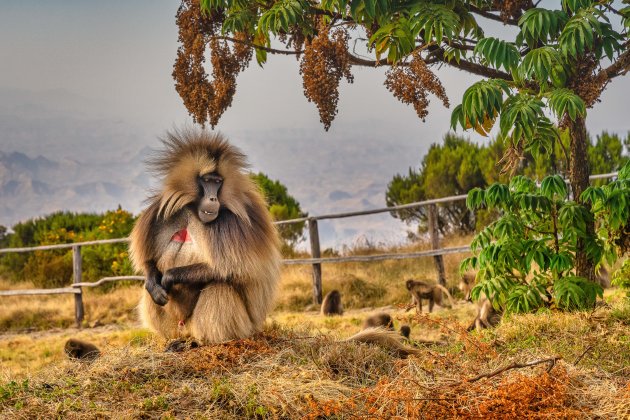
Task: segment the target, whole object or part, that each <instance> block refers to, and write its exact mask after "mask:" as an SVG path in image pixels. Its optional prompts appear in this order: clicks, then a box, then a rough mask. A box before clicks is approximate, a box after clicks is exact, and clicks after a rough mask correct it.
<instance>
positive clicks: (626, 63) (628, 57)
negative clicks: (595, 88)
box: [595, 43, 630, 82]
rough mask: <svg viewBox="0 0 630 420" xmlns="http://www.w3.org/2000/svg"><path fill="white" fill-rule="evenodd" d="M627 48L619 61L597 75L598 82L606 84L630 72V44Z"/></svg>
mask: <svg viewBox="0 0 630 420" xmlns="http://www.w3.org/2000/svg"><path fill="white" fill-rule="evenodd" d="M625 47H626V51H624V52H623V54H621V55H620V56H619V57H617V61H615V62H614V63H612V64H611V65H610V66H608V67H606V68H605V69H602V70H600V71H599V73H597V75H596V76H595V78H596V79H597V80H599V81H601V82H606V81H608V80H610V79H612V78H615V77H617V76H623V75H624V74H626V73H627V72H628V71H629V70H630V43H627V44H626V45H625Z"/></svg>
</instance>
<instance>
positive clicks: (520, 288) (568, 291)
mask: <svg viewBox="0 0 630 420" xmlns="http://www.w3.org/2000/svg"><path fill="white" fill-rule="evenodd" d="M569 198H570V197H569V188H568V187H567V185H566V183H565V181H564V179H563V178H562V177H561V176H559V175H550V176H547V177H545V178H544V179H543V180H542V181H541V183H540V185H538V184H537V183H536V182H534V181H533V180H531V179H529V178H527V177H524V176H515V177H513V178H512V179H511V180H510V182H509V184H501V183H496V184H493V185H491V186H490V187H488V188H486V189H481V188H475V189H473V190H472V191H470V193H469V194H468V199H467V201H466V203H467V205H468V206H469V207H470V208H471V209H477V208H480V207H482V206H483V207H486V208H489V209H493V208H496V209H499V210H500V211H501V216H500V217H499V218H498V220H496V221H494V222H493V223H491V224H489V225H488V226H487V227H486V228H485V229H483V230H482V231H481V232H480V233H479V234H478V235H476V237H475V238H474V240H473V242H472V243H471V249H472V250H473V252H474V254H475V255H474V256H472V257H470V258H466V259H465V260H464V261H463V262H462V264H461V269H462V270H467V269H471V268H472V269H474V270H476V271H477V280H478V282H477V284H476V285H475V287H474V288H473V290H472V293H471V295H472V297H473V299H477V298H478V297H479V296H480V295H481V294H482V293H483V294H484V295H485V296H491V297H492V304H493V305H494V306H495V307H500V308H502V309H503V310H505V311H507V312H530V311H535V310H536V309H538V308H540V307H544V306H552V307H556V308H560V309H587V308H592V307H593V305H594V304H595V300H596V298H597V296H599V297H602V295H603V290H602V288H601V286H600V285H599V284H598V283H595V282H592V281H588V279H586V278H584V277H582V276H579V275H576V265H577V260H576V259H575V258H574V254H575V252H576V251H577V249H578V244H579V242H580V241H584V242H585V243H586V244H587V251H588V252H589V254H591V255H592V254H596V258H594V260H596V261H600V260H601V259H602V257H604V259H606V260H607V261H608V262H609V263H610V264H611V265H612V264H613V263H614V262H615V260H616V259H617V258H618V257H619V256H620V255H624V254H626V253H627V252H628V251H629V250H630V205H629V203H630V162H627V163H626V164H625V165H624V166H623V167H622V168H621V169H620V170H619V174H618V178H617V179H616V180H614V181H612V182H609V183H607V184H606V185H604V186H600V187H596V186H592V187H588V188H587V189H586V190H585V191H584V192H583V193H582V196H581V197H580V198H581V199H582V200H583V201H584V202H588V203H589V204H590V205H591V210H589V209H587V208H586V207H585V206H583V205H580V204H578V203H577V202H575V201H574V200H570V199H569ZM588 221H595V222H596V223H595V226H596V227H597V231H598V232H597V233H598V235H597V237H595V236H593V235H590V234H589V232H588V229H589V228H588V223H587V222H588ZM595 242H598V243H595ZM627 268H628V264H627V263H626V264H625V265H624V267H623V269H622V270H619V273H621V275H619V273H615V277H614V281H615V283H616V284H619V285H620V286H623V287H627V286H628V284H629V283H628V282H627V281H624V280H623V277H622V276H623V275H624V274H623V273H625V272H626V271H627Z"/></svg>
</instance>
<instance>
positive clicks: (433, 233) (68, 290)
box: [0, 172, 617, 326]
mask: <svg viewBox="0 0 630 420" xmlns="http://www.w3.org/2000/svg"><path fill="white" fill-rule="evenodd" d="M615 176H617V173H616V172H613V173H608V174H599V175H592V176H591V177H590V179H591V180H594V179H607V178H613V177H615ZM466 197H467V194H462V195H456V196H451V197H443V198H436V199H432V200H425V201H418V202H415V203H410V204H403V205H400V206H392V207H384V208H378V209H372V210H362V211H354V212H346V213H331V214H323V215H320V216H308V217H302V218H298V219H291V220H282V221H277V222H274V223H275V224H276V225H284V224H291V223H303V222H306V223H308V232H309V242H310V250H311V258H298V259H285V260H282V263H283V264H285V265H297V264H302V265H312V268H313V303H315V304H320V303H321V302H322V264H329V263H343V262H372V261H383V260H401V259H408V258H422V257H433V258H434V260H435V264H436V271H437V272H438V282H440V283H441V284H445V280H446V279H445V275H444V264H443V262H442V256H443V255H448V254H459V253H465V252H469V251H470V247H469V246H460V247H450V248H440V247H439V232H438V229H437V205H438V204H444V203H451V202H455V201H463V200H466ZM423 206H426V207H428V208H429V210H428V216H429V220H428V224H429V236H430V239H431V248H432V249H431V250H429V251H419V252H406V253H387V254H375V255H354V256H341V257H324V258H322V256H321V251H320V241H319V228H318V221H319V220H327V219H342V218H347V217H357V216H366V215H371V214H379V213H388V212H393V211H397V210H406V209H413V208H417V207H423ZM122 242H129V238H118V239H103V240H98V241H88V242H76V243H71V244H58V245H43V246H34V247H24V248H1V249H0V254H7V253H22V252H33V251H44V250H52V249H68V248H72V272H73V282H72V285H71V286H70V287H62V288H56V289H21V290H0V297H2V296H22V295H55V294H73V295H74V302H75V320H76V323H77V326H81V322H82V321H83V316H84V309H83V292H82V288H83V287H98V286H100V285H102V284H103V283H107V282H113V281H123V280H137V281H144V277H142V276H118V277H104V278H102V279H100V280H98V281H96V282H83V281H82V258H81V248H82V247H84V246H92V245H103V244H115V243H122Z"/></svg>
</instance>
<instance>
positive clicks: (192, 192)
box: [147, 129, 256, 223]
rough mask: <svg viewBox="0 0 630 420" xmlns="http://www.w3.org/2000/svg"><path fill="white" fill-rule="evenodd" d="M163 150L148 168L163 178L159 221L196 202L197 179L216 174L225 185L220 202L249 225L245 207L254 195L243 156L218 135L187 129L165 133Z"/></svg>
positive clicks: (154, 157)
mask: <svg viewBox="0 0 630 420" xmlns="http://www.w3.org/2000/svg"><path fill="white" fill-rule="evenodd" d="M162 144H163V146H164V147H163V150H161V151H159V152H157V153H156V154H155V155H154V156H153V157H152V158H151V159H149V160H148V162H147V164H148V166H149V168H150V170H151V171H152V172H154V173H155V174H156V175H158V176H159V177H161V178H162V189H161V191H160V192H159V193H158V194H156V197H155V198H154V199H155V200H158V201H159V209H158V217H161V218H164V219H168V218H170V217H171V216H173V215H174V214H175V213H177V212H178V211H179V210H181V209H182V208H183V207H184V206H186V205H187V204H189V203H192V202H193V201H195V200H196V199H197V196H198V186H197V178H198V177H199V176H200V175H203V174H206V173H209V172H217V173H218V174H219V175H221V176H222V177H223V178H224V179H225V181H224V184H223V187H222V188H221V192H220V193H219V200H220V201H221V204H222V205H224V206H225V207H226V208H228V209H229V210H230V211H231V212H232V213H234V214H235V215H236V216H238V217H239V218H240V219H241V220H243V221H244V222H246V223H250V221H249V217H248V215H247V211H246V208H245V207H246V205H247V204H249V203H250V202H251V194H252V193H253V192H254V191H256V186H255V184H254V183H253V181H252V180H251V179H250V178H249V177H248V176H247V175H246V174H245V170H246V169H247V168H248V167H249V164H248V163H247V159H246V157H245V155H244V154H243V153H242V152H241V151H240V150H239V149H238V148H237V147H235V146H232V145H231V144H229V143H228V142H227V140H226V139H225V138H224V137H223V136H221V135H220V134H217V133H210V132H208V131H206V130H199V129H186V130H175V131H172V132H168V133H167V134H166V137H165V138H163V139H162Z"/></svg>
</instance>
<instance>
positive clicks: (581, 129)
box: [569, 117, 595, 280]
mask: <svg viewBox="0 0 630 420" xmlns="http://www.w3.org/2000/svg"><path fill="white" fill-rule="evenodd" d="M569 132H570V134H571V145H570V157H571V162H570V167H569V182H570V183H571V192H572V193H573V199H574V200H575V201H576V202H578V203H581V204H583V205H585V206H587V207H588V208H589V210H590V206H589V205H588V204H586V203H582V200H581V199H580V195H582V192H583V191H584V190H585V189H587V188H588V186H589V180H588V177H589V175H590V169H589V167H588V135H587V133H586V122H585V121H584V118H582V117H578V118H577V119H576V120H575V121H573V122H571V123H570V126H569ZM586 230H587V233H588V234H591V235H592V234H594V232H595V224H594V222H593V221H591V222H588V223H587V225H586ZM575 271H576V274H577V275H578V276H580V277H585V278H587V279H591V280H593V279H594V265H593V263H592V262H591V261H590V260H589V259H588V258H587V255H586V251H585V244H584V241H583V240H582V239H579V240H578V242H577V252H576V255H575Z"/></svg>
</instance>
